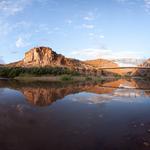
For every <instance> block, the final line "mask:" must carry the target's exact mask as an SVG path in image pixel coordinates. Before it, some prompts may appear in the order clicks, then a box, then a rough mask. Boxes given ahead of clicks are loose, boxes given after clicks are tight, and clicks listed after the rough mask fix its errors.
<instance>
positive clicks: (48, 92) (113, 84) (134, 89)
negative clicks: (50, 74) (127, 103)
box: [0, 79, 150, 106]
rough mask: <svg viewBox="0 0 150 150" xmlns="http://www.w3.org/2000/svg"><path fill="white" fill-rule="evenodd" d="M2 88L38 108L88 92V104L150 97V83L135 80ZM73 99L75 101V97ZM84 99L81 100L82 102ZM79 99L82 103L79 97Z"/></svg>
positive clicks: (14, 83)
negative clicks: (68, 96) (13, 91)
mask: <svg viewBox="0 0 150 150" xmlns="http://www.w3.org/2000/svg"><path fill="white" fill-rule="evenodd" d="M0 87H3V88H4V87H7V88H12V89H16V90H19V91H20V92H21V93H22V94H23V95H24V96H25V98H26V99H27V101H29V102H30V103H32V104H34V105H37V106H47V105H50V104H52V103H53V102H55V101H57V100H59V99H62V98H64V97H65V96H67V95H71V94H75V93H81V92H86V94H85V95H86V96H85V95H84V98H86V101H87V102H88V103H102V102H103V101H108V100H112V99H114V98H115V97H127V98H131V97H132V98H134V97H135V98H136V97H146V96H150V90H149V89H150V84H149V82H147V81H144V80H133V79H131V80H125V79H120V80H117V81H109V82H104V83H78V84H59V83H57V84H56V83H36V84H35V83H22V82H18V81H4V80H0ZM0 92H3V89H1V90H0ZM87 93H93V95H92V100H90V101H88V100H87V99H88V98H87ZM94 94H95V95H94ZM73 97H74V98H73ZM73 97H72V99H75V96H74V95H73ZM90 97H91V95H90ZM84 98H81V99H82V101H83V99H84ZM77 99H78V101H80V98H79V97H78V98H77Z"/></svg>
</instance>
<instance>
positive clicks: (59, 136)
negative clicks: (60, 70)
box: [0, 80, 150, 150]
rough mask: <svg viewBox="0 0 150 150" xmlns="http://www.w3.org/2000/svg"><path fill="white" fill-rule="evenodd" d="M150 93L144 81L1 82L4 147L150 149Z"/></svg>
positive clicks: (0, 118)
mask: <svg viewBox="0 0 150 150" xmlns="http://www.w3.org/2000/svg"><path fill="white" fill-rule="evenodd" d="M149 91H150V84H149V82H148V81H143V80H117V81H110V82H104V83H98V84H94V83H86V84H84V83H78V84H59V83H26V82H18V81H11V80H9V81H6V80H5V81H4V80H1V81H0V133H1V134H0V149H2V150H12V149H13V150H20V149H21V150H22V149H23V150H38V149H39V150H50V149H52V150H66V149H69V150H88V149H90V150H99V149H101V150H134V149H135V150H148V149H149V148H150V146H149V145H150V134H149V131H150V118H149V114H150V97H149V96H150V95H149V94H150V92H149ZM122 101H123V102H122ZM125 101H127V103H125ZM130 101H134V103H130ZM139 101H140V102H139ZM55 102H56V103H55ZM32 104H33V105H32ZM36 106H49V107H36Z"/></svg>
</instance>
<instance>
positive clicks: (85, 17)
mask: <svg viewBox="0 0 150 150" xmlns="http://www.w3.org/2000/svg"><path fill="white" fill-rule="evenodd" d="M83 19H84V20H86V21H91V20H94V19H95V16H94V14H93V12H88V14H87V15H86V16H84V17H83Z"/></svg>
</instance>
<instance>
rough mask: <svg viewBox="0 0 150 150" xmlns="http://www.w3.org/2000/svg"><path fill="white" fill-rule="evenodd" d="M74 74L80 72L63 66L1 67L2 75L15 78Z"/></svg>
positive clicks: (0, 75) (0, 73)
mask: <svg viewBox="0 0 150 150" xmlns="http://www.w3.org/2000/svg"><path fill="white" fill-rule="evenodd" d="M64 74H67V75H74V74H78V73H77V72H76V71H72V70H69V69H68V68H62V67H33V68H21V67H1V68H0V77H9V78H14V77H17V76H24V75H28V76H29V75H31V76H42V75H55V76H56V75H64Z"/></svg>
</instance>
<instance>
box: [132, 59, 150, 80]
mask: <svg viewBox="0 0 150 150" xmlns="http://www.w3.org/2000/svg"><path fill="white" fill-rule="evenodd" d="M140 67H141V68H139V69H136V71H135V72H134V73H133V75H134V76H142V77H145V78H150V59H148V60H147V61H145V62H144V63H143V64H141V65H140Z"/></svg>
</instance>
